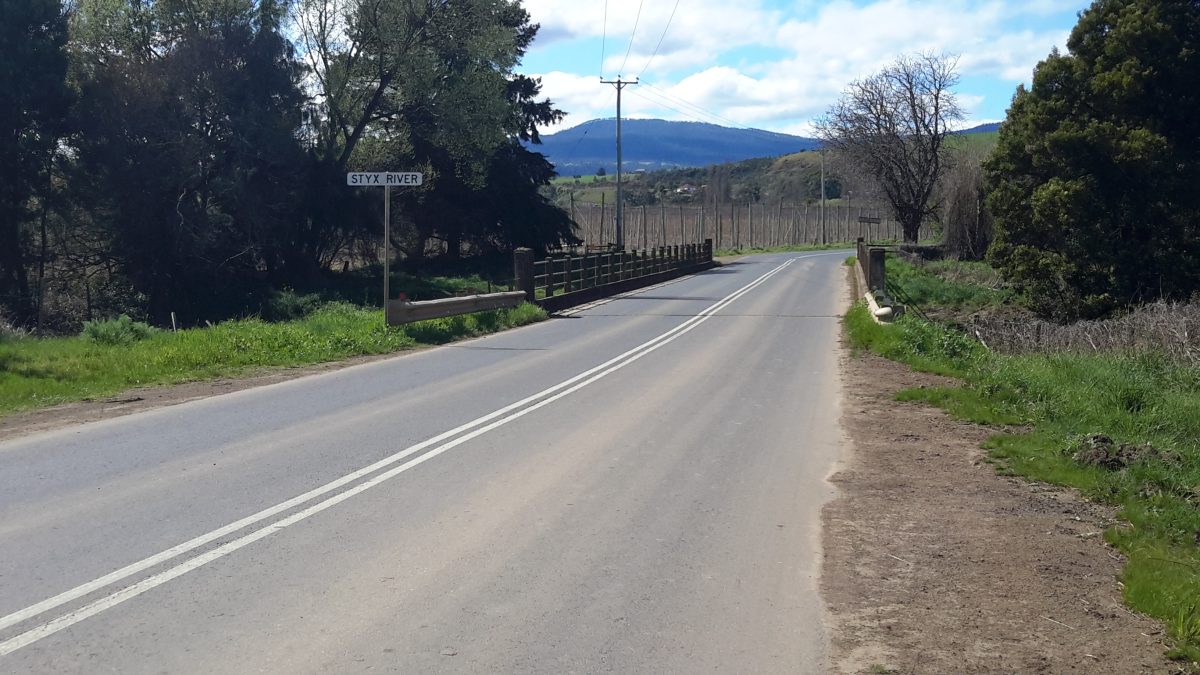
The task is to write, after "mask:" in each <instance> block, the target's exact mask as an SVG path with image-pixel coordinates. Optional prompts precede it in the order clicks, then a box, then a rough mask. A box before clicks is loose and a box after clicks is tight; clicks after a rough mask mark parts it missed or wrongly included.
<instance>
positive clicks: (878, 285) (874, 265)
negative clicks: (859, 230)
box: [867, 248, 887, 293]
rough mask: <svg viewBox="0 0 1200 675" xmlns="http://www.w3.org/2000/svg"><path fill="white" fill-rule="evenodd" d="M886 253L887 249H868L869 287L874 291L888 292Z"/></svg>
mask: <svg viewBox="0 0 1200 675" xmlns="http://www.w3.org/2000/svg"><path fill="white" fill-rule="evenodd" d="M885 255H887V249H882V248H872V249H870V250H869V251H867V256H868V258H869V260H870V263H869V266H868V268H867V287H868V288H870V289H871V290H872V291H884V292H885V293H886V292H887V276H886V274H887V272H886V266H885V262H884V256H885Z"/></svg>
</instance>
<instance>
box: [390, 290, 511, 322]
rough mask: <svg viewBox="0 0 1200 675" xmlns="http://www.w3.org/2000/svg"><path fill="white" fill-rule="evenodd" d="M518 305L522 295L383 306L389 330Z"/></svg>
mask: <svg viewBox="0 0 1200 675" xmlns="http://www.w3.org/2000/svg"><path fill="white" fill-rule="evenodd" d="M522 302H525V293H524V292H523V291H508V292H505V293H488V294H486V295H466V296H463V297H461V298H441V299H438V300H425V301H423V302H410V301H408V300H391V301H389V302H388V305H387V323H388V325H389V326H402V325H404V324H406V323H412V322H413V321H423V320H425V319H441V318H444V317H447V316H457V315H459V314H470V313H471V312H482V311H485V310H489V309H501V308H503V307H516V306H517V305H519V304H521V303H522Z"/></svg>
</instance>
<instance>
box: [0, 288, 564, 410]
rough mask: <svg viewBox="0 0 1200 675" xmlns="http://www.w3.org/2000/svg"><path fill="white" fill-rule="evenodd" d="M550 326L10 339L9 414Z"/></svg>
mask: <svg viewBox="0 0 1200 675" xmlns="http://www.w3.org/2000/svg"><path fill="white" fill-rule="evenodd" d="M544 318H546V313H545V312H544V311H543V310H542V309H541V308H540V307H537V306H536V305H531V304H524V305H521V306H520V307H516V308H513V309H509V310H495V311H488V312H479V313H476V314H466V315H461V316H455V317H449V318H445V319H432V320H429V321H418V322H416V323H411V324H408V325H406V326H401V327H394V328H385V327H384V326H383V318H382V311H381V310H378V309H363V308H359V307H356V306H353V305H350V304H346V303H330V304H327V305H324V306H322V307H320V308H317V309H316V310H314V311H312V312H311V313H309V314H307V315H306V316H304V317H303V318H301V319H296V320H293V321H282V322H277V323H268V322H265V321H263V320H261V319H258V318H249V319H239V320H233V321H226V322H222V323H219V324H216V325H214V326H211V327H207V328H193V329H188V330H181V331H179V332H178V333H172V332H169V331H153V332H149V333H147V334H145V335H142V336H139V337H137V338H136V339H121V340H114V339H106V340H97V339H94V335H93V337H88V336H86V335H85V336H80V337H70V338H49V339H34V338H20V339H10V340H5V341H3V342H0V414H8V413H13V412H17V411H20V410H26V409H30V408H38V407H44V406H49V405H56V404H59V403H66V402H70V401H78V400H86V399H92V398H99V397H104V396H110V395H112V394H115V393H118V392H120V391H123V390H126V389H129V388H131V387H138V386H147V385H160V384H173V383H178V382H187V381H195V380H204V379H211V378H216V377H225V376H229V375H236V374H239V373H243V372H245V371H247V370H251V369H256V368H262V367H278V366H301V365H310V364H315V363H323V362H328V361H336V360H338V359H344V358H349V357H352V356H361V355H367V354H387V353H391V352H397V351H403V350H406V349H412V348H415V347H417V346H419V345H422V344H427V345H428V344H442V343H445V342H450V341H452V340H457V339H461V338H466V337H471V336H476V335H483V334H486V333H493V332H496V331H500V330H504V329H507V328H513V327H516V326H521V325H525V324H528V323H533V322H536V321H540V320H542V319H544ZM118 321H119V320H114V323H116V322H118ZM125 332H128V331H127V330H125V331H122V334H124V333H125ZM92 333H94V334H101V335H102V334H104V333H103V332H102V331H100V332H98V331H97V330H96V329H92Z"/></svg>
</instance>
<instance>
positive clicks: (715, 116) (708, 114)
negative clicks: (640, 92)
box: [642, 82, 747, 128]
mask: <svg viewBox="0 0 1200 675" xmlns="http://www.w3.org/2000/svg"><path fill="white" fill-rule="evenodd" d="M642 84H644V85H646V86H647V87H650V88H651V89H653V90H654V91H655V92H656V93H658V94H659V95H660V96H662V97H663V98H665V99H667V100H669V101H675V102H676V103H677V104H678V105H683V106H687V107H688V108H692V109H693V110H696V111H698V112H699V113H700V114H702V115H705V116H706V117H709V118H711V119H714V120H718V121H720V122H721V123H723V124H728V125H732V126H735V127H738V128H747V127H745V125H743V124H741V123H739V122H734V121H733V120H731V119H729V118H728V117H722V116H720V115H718V114H716V113H714V112H712V111H710V110H706V109H704V108H702V107H700V106H698V105H696V104H695V103H692V102H691V101H688V100H687V99H684V98H680V97H679V96H676V95H675V94H672V93H671V92H669V91H667V90H665V89H663V88H661V87H656V86H654V84H652V83H650V82H643V83H642Z"/></svg>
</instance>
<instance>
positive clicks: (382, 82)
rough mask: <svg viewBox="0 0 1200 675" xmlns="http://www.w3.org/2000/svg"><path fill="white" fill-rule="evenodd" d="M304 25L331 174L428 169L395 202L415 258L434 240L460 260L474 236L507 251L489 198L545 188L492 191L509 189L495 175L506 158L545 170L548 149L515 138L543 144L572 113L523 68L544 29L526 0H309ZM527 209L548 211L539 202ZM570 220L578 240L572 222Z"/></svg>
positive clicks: (300, 21) (302, 11)
mask: <svg viewBox="0 0 1200 675" xmlns="http://www.w3.org/2000/svg"><path fill="white" fill-rule="evenodd" d="M295 22H296V24H297V26H299V29H300V30H299V32H300V35H301V38H302V40H301V41H302V51H304V52H305V53H306V54H307V55H308V60H309V65H310V68H311V69H312V71H313V73H314V75H315V81H316V83H317V86H316V89H317V91H316V92H314V94H315V97H314V98H315V100H316V101H317V102H318V103H319V105H318V106H317V109H316V111H315V112H316V114H315V115H314V116H313V122H312V126H313V129H314V131H313V133H312V137H313V138H314V139H316V140H315V145H314V153H315V155H316V156H317V157H318V158H319V161H320V162H322V164H323V165H324V166H326V167H327V169H326V173H327V174H329V175H330V176H331V177H332V176H333V175H335V174H337V173H339V172H342V171H344V170H345V169H346V168H347V167H361V168H371V169H374V170H379V169H383V168H390V167H393V165H395V166H394V168H411V169H418V170H421V171H423V172H424V173H425V174H426V180H425V184H424V185H423V186H422V188H421V189H420V190H411V191H405V192H404V193H402V194H399V195H397V196H396V197H395V199H396V202H397V205H398V206H399V207H400V208H399V211H400V212H401V214H402V216H401V218H402V221H403V222H404V223H405V224H406V225H407V226H408V227H407V228H404V227H402V228H397V230H395V231H396V232H397V237H396V238H397V240H398V241H399V240H403V242H404V248H405V249H406V250H407V253H408V256H409V259H410V260H411V261H413V262H414V263H417V262H419V261H420V259H421V258H422V257H423V256H424V254H425V251H426V249H427V244H428V242H429V241H430V240H431V239H434V240H436V239H440V240H441V241H442V242H443V243H444V244H445V249H446V251H447V252H448V253H449V254H450V255H451V256H457V255H458V253H459V251H460V250H461V247H462V245H463V243H465V242H470V243H474V244H477V245H484V244H495V245H499V246H501V247H507V246H508V242H505V241H497V240H495V238H494V236H495V233H496V232H497V231H498V230H497V228H498V225H499V224H498V220H497V218H498V215H497V212H495V211H494V210H488V205H491V204H496V203H499V202H500V201H502V200H507V201H508V202H511V203H514V205H515V206H517V207H520V206H521V204H522V202H521V201H520V200H522V199H526V200H529V199H531V198H532V197H531V195H532V194H534V193H530V192H528V191H521V192H519V193H517V194H507V195H503V194H501V195H492V194H490V192H492V191H495V190H499V189H500V188H498V187H494V185H493V184H492V183H490V182H489V176H491V175H492V174H493V171H494V162H495V161H499V160H502V161H505V162H509V163H511V162H514V161H520V162H522V163H523V162H530V164H527V165H524V166H522V167H514V170H516V171H517V173H518V175H522V176H526V177H529V176H537V175H541V172H540V171H539V170H538V167H537V166H536V163H537V160H538V158H537V157H533V155H536V153H528V152H526V153H521V152H514V151H512V149H511V148H510V147H508V146H509V145H510V144H511V142H512V141H513V139H521V140H524V141H531V142H534V143H536V142H538V126H541V125H546V124H550V123H553V122H556V121H558V120H559V119H561V117H562V112H561V111H558V110H556V109H554V108H553V106H552V105H551V104H550V102H549V101H545V100H538V99H537V96H538V94H539V92H540V89H541V85H540V83H539V82H538V81H537V80H534V79H532V78H527V77H524V76H522V75H519V74H516V73H514V72H513V70H514V68H515V67H516V65H517V64H518V63H519V61H520V58H521V56H522V55H523V54H524V53H525V50H526V49H527V48H528V46H529V44H530V43H531V42H532V40H533V37H534V35H535V34H536V32H537V28H538V27H537V25H536V24H532V23H530V21H529V15H528V13H527V12H525V10H524V9H523V8H522V7H521V5H520V3H519V2H515V1H514V0H436V1H435V0H303V1H302V2H300V3H298V4H297V10H296V17H295ZM542 159H543V160H544V158H542ZM552 176H553V172H551V173H550V174H549V177H552ZM549 177H547V178H546V179H545V181H544V183H542V184H548V183H549ZM335 186H336V183H332V182H331V184H330V186H329V187H328V188H326V192H327V191H328V190H331V189H332V190H336V189H337V188H336V187H335ZM342 191H344V188H342ZM525 204H526V205H528V206H529V207H530V208H531V209H540V208H541V205H540V203H539V202H538V201H537V200H534V201H532V202H530V201H526V202H525ZM339 211H340V212H344V211H345V209H340V210H339ZM325 215H326V216H327V217H328V218H330V219H331V220H332V219H334V218H336V217H337V216H338V215H339V214H338V213H329V214H325ZM362 220H363V219H361V218H360V219H358V221H359V222H361V221H362ZM562 222H564V223H568V227H567V229H566V230H565V232H564V235H565V236H567V237H570V236H571V235H570V228H569V220H566V219H565V216H564V219H563V221H562ZM335 227H336V225H335ZM499 229H500V230H501V231H506V229H505V228H499ZM536 229H537V231H538V232H543V233H548V232H551V231H558V228H551V229H549V230H547V229H545V228H536ZM559 240H560V239H555V240H553V241H544V242H541V244H540V245H542V246H544V245H547V244H552V243H557V242H558V241H559Z"/></svg>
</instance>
